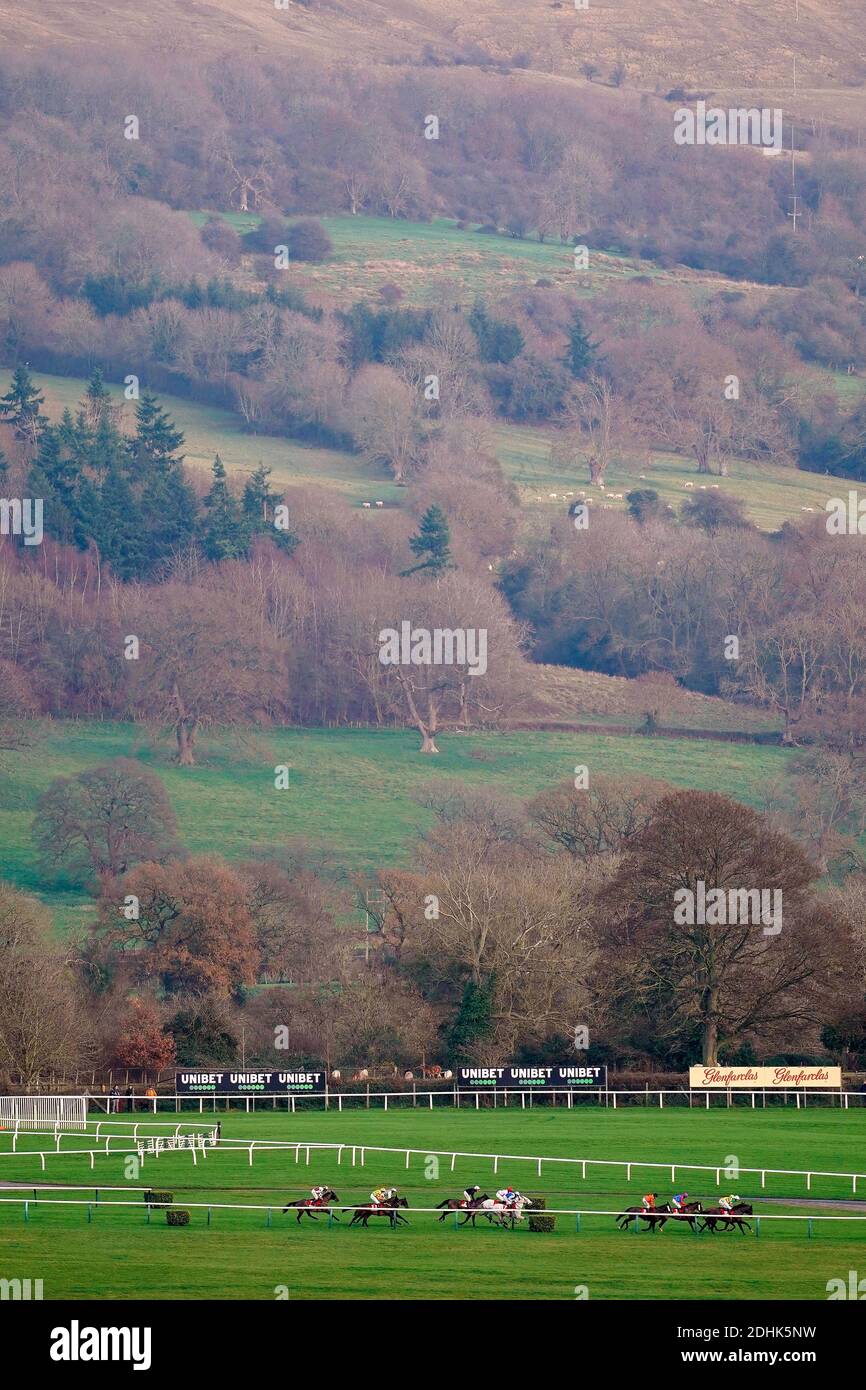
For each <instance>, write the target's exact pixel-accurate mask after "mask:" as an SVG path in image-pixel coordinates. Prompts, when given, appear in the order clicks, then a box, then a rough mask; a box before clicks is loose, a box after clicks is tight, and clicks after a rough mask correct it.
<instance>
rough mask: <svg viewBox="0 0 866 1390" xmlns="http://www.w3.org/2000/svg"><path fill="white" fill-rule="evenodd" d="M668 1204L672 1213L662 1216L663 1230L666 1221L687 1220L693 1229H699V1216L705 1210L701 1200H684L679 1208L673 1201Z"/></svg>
mask: <svg viewBox="0 0 866 1390" xmlns="http://www.w3.org/2000/svg"><path fill="white" fill-rule="evenodd" d="M667 1205H668V1211H669V1213H670V1215H669V1216H664V1217H663V1218H662V1221H661V1223H660V1225H661V1228H662V1230H664V1227H665V1221H687V1222H688V1224H689V1225H690V1226H691V1228H692V1230H693V1231H697V1229H698V1217H699V1216H702V1215H703V1211H704V1209H703V1206H702V1205H701V1203H700V1202H684V1203H683V1205H682V1206H681V1207H679V1208H677V1207H675V1206H674V1204H673V1202H670V1203H668V1204H667Z"/></svg>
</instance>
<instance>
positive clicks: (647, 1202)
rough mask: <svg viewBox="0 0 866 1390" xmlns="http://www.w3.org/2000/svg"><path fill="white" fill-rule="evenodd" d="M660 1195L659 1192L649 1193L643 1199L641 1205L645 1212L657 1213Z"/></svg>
mask: <svg viewBox="0 0 866 1390" xmlns="http://www.w3.org/2000/svg"><path fill="white" fill-rule="evenodd" d="M658 1195H659V1194H658V1193H657V1192H647V1193H646V1195H645V1196H643V1197H641V1199H640V1204H641V1206H642V1207H643V1209H644V1211H655V1209H656V1202H657V1201H658Z"/></svg>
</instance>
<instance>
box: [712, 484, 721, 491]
mask: <svg viewBox="0 0 866 1390" xmlns="http://www.w3.org/2000/svg"><path fill="white" fill-rule="evenodd" d="M710 487H711V488H713V489H714V490H715V491H716V492H718V490H719V485H718V483H710Z"/></svg>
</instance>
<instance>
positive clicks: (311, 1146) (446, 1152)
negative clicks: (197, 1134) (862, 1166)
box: [0, 1125, 866, 1196]
mask: <svg viewBox="0 0 866 1390" xmlns="http://www.w3.org/2000/svg"><path fill="white" fill-rule="evenodd" d="M136 1128H140V1125H137V1126H136ZM148 1137H152V1136H147V1135H142V1136H138V1137H136V1136H133V1135H129V1134H126V1135H121V1134H109V1135H107V1136H106V1138H105V1149H104V1153H105V1154H106V1156H108V1155H110V1154H111V1153H112V1152H114V1153H115V1154H118V1153H120V1154H124V1153H135V1154H136V1155H137V1156H138V1158H139V1159H140V1161H141V1163H142V1164H144V1161H145V1157H153V1158H154V1159H156V1160H157V1161H158V1160H159V1158H160V1156H161V1155H160V1151H159V1149H156V1150H155V1151H154V1152H152V1153H150V1154H148V1153H147V1151H146V1150H144V1149H143V1147H142V1144H143V1141H144V1140H146V1139H147V1138H148ZM62 1138H63V1135H62V1133H56V1134H55V1147H54V1149H53V1150H40V1149H16V1148H15V1147H14V1143H15V1139H17V1136H15V1139H13V1149H12V1150H11V1151H10V1152H7V1153H3V1152H0V1158H12V1157H16V1158H39V1159H40V1160H41V1166H42V1171H44V1170H45V1160H46V1158H50V1157H53V1156H55V1155H57V1154H62V1155H63V1157H72V1156H74V1155H81V1154H83V1155H89V1156H90V1167H91V1169H92V1168H93V1167H94V1155H95V1154H96V1152H97V1150H96V1149H95V1148H90V1149H61V1147H60V1141H61V1139H62ZM202 1141H203V1142H202V1144H201V1146H200V1147H198V1146H197V1145H196V1146H194V1147H192V1148H176V1147H175V1148H173V1149H172V1150H171V1153H172V1154H175V1155H179V1154H183V1153H189V1154H191V1156H192V1161H193V1163H194V1164H196V1163H197V1161H198V1160H197V1155H196V1148H197V1147H198V1152H199V1156H200V1157H202V1158H207V1156H208V1149H210V1150H211V1151H216V1152H217V1153H218V1152H220V1151H222V1152H242V1153H244V1154H246V1156H247V1159H248V1162H249V1166H250V1167H252V1165H253V1159H254V1155H255V1154H256V1153H257V1152H258V1153H259V1154H262V1153H274V1152H277V1153H279V1152H289V1153H293V1154H294V1161H295V1163H300V1160H301V1154H302V1153H303V1154H304V1156H305V1157H304V1161H305V1166H309V1163H310V1155H311V1153H317V1152H325V1153H330V1154H334V1155H336V1159H337V1164H338V1166H341V1165H342V1162H343V1156H344V1155H347V1156H348V1155H351V1165H350V1166H351V1167H353V1168H355V1167H361V1168H363V1167H365V1165H366V1158H367V1155H368V1154H371V1153H374V1154H399V1155H401V1156H402V1157H404V1166H405V1168H406V1169H407V1170H408V1169H409V1167H410V1163H411V1159H412V1157H413V1156H415V1157H420V1158H423V1159H424V1160H427V1159H429V1158H444V1159H447V1160H449V1163H450V1167H449V1171H450V1172H452V1173H453V1172H454V1171H455V1168H456V1166H457V1159H458V1158H459V1159H470V1160H472V1161H473V1162H478V1161H485V1162H490V1163H492V1164H493V1175H494V1176H496V1175H497V1174H498V1172H499V1165H500V1164H501V1163H531V1164H534V1165H535V1172H536V1177H539V1178H540V1177H541V1176H542V1174H543V1167H544V1165H545V1164H547V1165H548V1167H551V1166H553V1165H570V1166H572V1167H577V1166H579V1167H580V1170H581V1174H580V1176H581V1180H582V1181H585V1180H586V1175H587V1170H588V1169H590V1168H622V1169H624V1171H625V1178H626V1182H631V1178H632V1172H633V1171H634V1170H639V1169H652V1170H654V1171H656V1172H664V1173H668V1172H669V1173H670V1175H671V1182H672V1183H675V1182H676V1175H677V1173H678V1172H679V1173H714V1174H715V1181H716V1186H720V1185H721V1175H722V1173H723V1172H724V1171H725V1168H726V1166H727V1165H725V1164H712V1163H685V1162H681V1161H679V1160H675V1161H673V1162H671V1161H670V1160H668V1159H665V1160H664V1161H661V1162H659V1161H652V1162H650V1161H647V1160H645V1159H621V1158H620V1159H613V1158H561V1157H556V1156H552V1155H545V1154H510V1153H485V1152H479V1151H473V1150H462V1149H433V1148H420V1149H416V1148H406V1147H404V1146H402V1145H401V1146H399V1147H391V1146H385V1145H382V1144H348V1143H338V1142H333V1141H332V1142H321V1141H318V1140H309V1141H308V1140H303V1139H262V1138H258V1139H251V1138H242V1137H222V1138H220V1139H219V1140H217V1139H216V1138H215V1137H213V1138H209V1139H205V1138H204V1137H203V1136H202ZM112 1142H114V1143H116V1144H121V1143H124V1142H126V1144H127V1147H126V1148H125V1149H115V1150H113V1151H112V1149H111V1147H110V1146H111V1144H112ZM99 1152H100V1154H101V1153H102V1152H103V1151H102V1150H100V1151H99ZM162 1152H163V1153H166V1152H167V1150H165V1149H163V1151H162ZM746 1173H753V1174H756V1175H757V1174H760V1178H761V1187H762V1188H765V1187H766V1183H767V1176H768V1175H769V1176H771V1177H786V1178H788V1177H790V1178H805V1179H806V1191H807V1192H811V1190H812V1179H813V1178H841V1179H843V1180H844V1181H845V1182H850V1183H851V1192H852V1196H856V1195H857V1184H858V1182H862V1181H864V1180H866V1173H851V1172H838V1171H832V1170H825V1169H819V1168H811V1169H810V1168H772V1167H769V1166H765V1167H747V1166H744V1165H742V1164H740V1165H738V1167H737V1179H736V1180H737V1181H739V1180H740V1178H741V1177H742V1175H743V1174H746Z"/></svg>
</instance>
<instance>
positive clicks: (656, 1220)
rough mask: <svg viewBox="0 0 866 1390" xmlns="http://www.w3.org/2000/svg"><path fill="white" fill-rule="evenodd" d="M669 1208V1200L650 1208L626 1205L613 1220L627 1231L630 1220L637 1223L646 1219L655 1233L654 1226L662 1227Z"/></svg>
mask: <svg viewBox="0 0 866 1390" xmlns="http://www.w3.org/2000/svg"><path fill="white" fill-rule="evenodd" d="M670 1210H671V1206H670V1202H662V1204H661V1206H660V1207H653V1208H652V1210H650V1209H649V1208H647V1207H626V1209H625V1211H621V1212H620V1214H619V1216H617V1217H615V1220H616V1224H617V1226H619V1229H620V1230H621V1231H627V1230H628V1228H629V1226H630V1225H631V1223H632V1222H634V1223H635V1225H637V1224H638V1222H639V1220H642V1221H646V1222H647V1224H648V1225H649V1228H650V1230H651V1231H652V1233H653V1235H655V1230H656V1226H662V1227H664V1224H665V1221H666V1220H667V1218H668V1215H669V1213H670Z"/></svg>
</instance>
